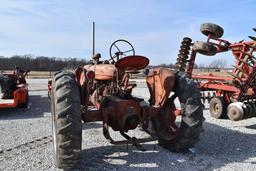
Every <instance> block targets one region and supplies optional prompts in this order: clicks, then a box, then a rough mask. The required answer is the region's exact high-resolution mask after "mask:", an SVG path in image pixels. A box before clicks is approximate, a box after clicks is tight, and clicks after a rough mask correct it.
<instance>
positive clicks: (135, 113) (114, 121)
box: [103, 96, 141, 132]
mask: <svg viewBox="0 0 256 171" xmlns="http://www.w3.org/2000/svg"><path fill="white" fill-rule="evenodd" d="M103 104H104V107H103V108H108V109H110V111H111V113H110V114H109V118H108V120H109V125H110V126H111V127H112V129H113V130H115V131H125V132H126V131H128V130H131V129H135V128H136V127H137V126H138V124H139V123H140V114H141V107H140V104H139V101H135V100H134V99H123V98H120V97H117V96H108V97H106V99H105V101H104V103H103Z"/></svg>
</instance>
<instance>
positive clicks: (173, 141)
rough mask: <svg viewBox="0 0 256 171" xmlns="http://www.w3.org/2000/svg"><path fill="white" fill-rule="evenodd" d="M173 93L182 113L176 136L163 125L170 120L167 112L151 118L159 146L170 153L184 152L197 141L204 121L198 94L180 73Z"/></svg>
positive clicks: (191, 83) (190, 81)
mask: <svg viewBox="0 0 256 171" xmlns="http://www.w3.org/2000/svg"><path fill="white" fill-rule="evenodd" d="M174 92H175V93H176V95H177V96H178V98H179V101H180V103H181V111H182V120H181V123H180V126H179V128H178V131H177V132H176V135H175V136H174V134H173V132H172V131H171V130H170V125H165V124H164V122H165V121H166V120H168V119H170V114H169V112H163V113H160V114H159V115H157V116H155V117H153V118H152V125H153V128H154V133H155V134H156V135H157V137H158V142H159V145H161V146H163V147H164V148H166V149H168V150H170V151H172V152H186V151H188V149H189V148H191V147H193V146H194V145H195V143H196V142H197V141H198V140H199V135H200V133H201V132H202V123H203V121H204V117H203V108H204V105H203V104H202V103H201V96H200V92H199V90H198V89H197V86H196V84H195V83H194V82H193V81H192V80H191V79H189V78H188V77H187V76H186V74H184V73H182V72H177V73H176V74H175V85H174ZM172 125H173V123H172ZM171 127H173V126H171Z"/></svg>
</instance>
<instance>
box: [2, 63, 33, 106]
mask: <svg viewBox="0 0 256 171" xmlns="http://www.w3.org/2000/svg"><path fill="white" fill-rule="evenodd" d="M28 73H29V70H28V71H24V70H22V69H20V68H19V67H16V70H15V71H14V72H13V73H12V74H5V73H2V74H0V108H12V107H17V106H19V107H25V108H26V107H28V100H29V95H28V84H27V82H26V79H25V77H26V75H27V74H28Z"/></svg>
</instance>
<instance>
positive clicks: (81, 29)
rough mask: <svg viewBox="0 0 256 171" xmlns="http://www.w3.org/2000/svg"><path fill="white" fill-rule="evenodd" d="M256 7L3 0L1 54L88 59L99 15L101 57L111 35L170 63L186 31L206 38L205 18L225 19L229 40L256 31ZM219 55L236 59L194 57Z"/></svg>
mask: <svg viewBox="0 0 256 171" xmlns="http://www.w3.org/2000/svg"><path fill="white" fill-rule="evenodd" d="M255 9H256V2H255V0H237V1H235V0H211V1H207V0H205V1H203V0H161V1H160V0H129V1H128V0H126V1H125V0H105V1H103V0H102V1H100V0H0V21H1V26H0V56H1V55H2V56H12V55H24V54H32V55H45V56H56V57H63V58H66V57H77V58H85V59H90V57H91V53H92V22H93V21H95V22H96V51H97V52H100V53H101V54H102V57H103V58H105V59H107V58H109V46H110V44H111V43H112V42H113V41H115V40H116V39H127V40H128V41H130V42H131V43H132V44H133V46H134V48H135V50H136V54H140V55H144V56H147V57H148V58H149V59H150V61H151V64H162V63H165V64H169V63H174V62H175V59H176V56H177V53H178V50H179V46H180V41H181V40H182V38H183V37H184V36H189V37H191V38H192V39H193V41H197V40H201V41H203V40H205V36H203V35H202V34H201V33H200V24H201V23H203V22H213V23H216V24H219V25H221V26H222V27H223V28H224V30H225V33H224V36H223V38H225V39H227V40H229V41H231V42H235V41H236V42H238V41H240V40H242V39H245V40H248V38H247V36H248V35H254V36H256V33H255V32H253V31H252V28H253V27H256V17H255ZM216 58H225V59H226V61H227V62H228V65H230V64H232V63H233V61H234V58H233V56H232V54H231V52H229V53H228V54H221V55H220V54H219V55H217V56H216V57H206V56H198V58H197V60H196V63H198V64H200V63H205V64H208V63H209V62H210V61H211V60H213V59H216Z"/></svg>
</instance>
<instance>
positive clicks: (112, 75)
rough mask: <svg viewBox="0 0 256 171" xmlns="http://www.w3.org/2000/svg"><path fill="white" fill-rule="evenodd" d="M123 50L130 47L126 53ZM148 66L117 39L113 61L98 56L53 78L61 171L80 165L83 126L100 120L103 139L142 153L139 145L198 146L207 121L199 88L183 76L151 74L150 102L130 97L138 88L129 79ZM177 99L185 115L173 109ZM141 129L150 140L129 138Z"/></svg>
mask: <svg viewBox="0 0 256 171" xmlns="http://www.w3.org/2000/svg"><path fill="white" fill-rule="evenodd" d="M120 44H123V45H124V46H123V47H121V46H120ZM125 45H127V47H128V48H126V49H122V48H125ZM148 64H149V59H148V58H147V57H144V56H139V55H135V50H134V48H133V46H132V45H131V44H130V43H129V42H128V41H126V40H117V41H115V42H114V43H113V44H112V45H111V46H110V59H108V60H101V55H100V54H94V55H93V60H92V63H91V64H89V65H85V66H81V67H78V68H77V69H76V70H75V72H74V73H73V72H66V71H60V72H57V73H56V74H55V76H54V78H53V79H52V82H49V86H48V87H49V88H50V89H51V90H49V91H51V93H50V97H51V106H52V121H53V123H52V125H53V144H54V153H55V161H56V166H57V167H59V168H71V167H73V166H74V165H75V164H76V163H77V162H78V161H79V156H80V151H81V142H82V123H81V122H82V121H83V122H85V123H87V122H96V121H102V128H103V135H104V137H105V138H106V139H107V140H108V141H109V142H110V143H111V144H116V145H126V144H132V145H134V146H136V147H137V148H138V149H140V150H143V147H142V146H141V145H140V143H143V142H148V141H154V140H158V141H159V144H160V145H161V146H163V147H164V148H166V149H168V150H170V151H174V152H186V151H188V149H189V148H191V147H193V146H194V144H195V143H196V142H197V141H198V140H199V135H200V133H201V131H202V122H203V120H204V118H203V104H202V103H201V97H200V92H199V90H198V89H197V86H196V84H195V83H194V82H193V81H192V80H191V79H189V78H188V77H187V76H186V74H184V73H182V72H174V71H172V70H170V69H163V68H153V69H150V70H147V72H145V73H146V82H147V86H148V90H149V92H150V95H151V97H150V100H149V102H146V101H144V99H141V98H138V97H135V96H133V95H132V91H133V88H134V87H136V83H135V82H131V81H130V79H129V78H130V76H131V75H132V74H136V73H138V71H139V70H141V69H144V68H145V67H147V65H148ZM171 93H173V95H172V96H171V97H170V94H171ZM176 97H178V99H179V101H180V104H181V110H180V109H176V107H175V104H174V99H176ZM139 125H141V128H142V130H144V131H145V132H147V133H149V134H150V135H151V136H150V137H148V138H144V139H138V138H136V137H131V136H129V135H128V131H129V130H133V129H135V128H137V127H138V126H139ZM109 127H111V128H112V129H113V130H114V131H119V132H120V134H121V135H122V136H123V137H124V140H119V141H117V140H115V139H114V138H113V137H112V136H111V134H110V132H109ZM84 138H86V137H84Z"/></svg>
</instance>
